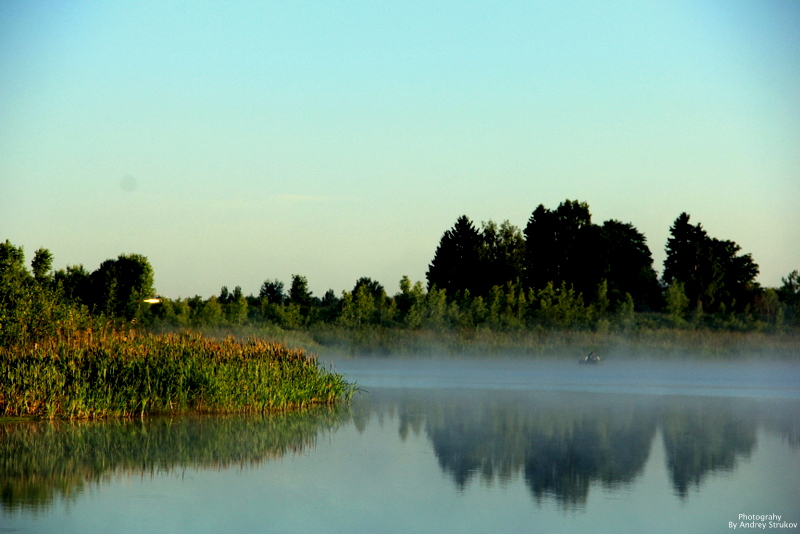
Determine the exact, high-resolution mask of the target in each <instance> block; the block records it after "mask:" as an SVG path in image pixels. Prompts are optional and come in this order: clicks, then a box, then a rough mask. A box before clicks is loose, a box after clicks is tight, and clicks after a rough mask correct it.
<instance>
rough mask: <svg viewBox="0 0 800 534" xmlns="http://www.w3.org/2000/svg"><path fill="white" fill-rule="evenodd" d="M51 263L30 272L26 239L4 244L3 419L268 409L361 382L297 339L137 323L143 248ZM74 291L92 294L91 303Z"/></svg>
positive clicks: (0, 321) (0, 305) (42, 254)
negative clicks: (95, 263) (90, 269)
mask: <svg viewBox="0 0 800 534" xmlns="http://www.w3.org/2000/svg"><path fill="white" fill-rule="evenodd" d="M50 262H51V256H50V253H49V252H47V251H44V250H40V251H37V253H36V256H35V257H34V260H33V263H32V267H33V269H32V273H31V272H28V271H27V270H26V269H25V268H24V256H23V254H22V249H21V248H17V247H14V246H13V245H11V244H10V243H9V242H8V241H6V242H5V243H4V244H2V245H0V417H20V416H23V417H25V416H33V417H39V418H50V419H52V418H56V417H59V418H61V417H63V418H98V417H108V416H123V417H126V416H132V415H144V414H159V413H187V412H264V411H270V410H281V409H287V408H300V407H307V406H310V405H314V404H332V403H335V402H337V401H339V400H341V399H347V398H349V397H350V395H352V393H353V391H354V387H353V386H352V385H350V384H348V383H347V382H345V381H344V380H343V379H342V377H341V376H339V375H337V374H335V373H333V372H331V371H328V370H326V369H324V368H322V367H321V366H320V365H319V364H318V362H317V361H316V359H315V358H314V357H310V356H307V355H306V353H305V352H304V351H303V350H301V349H296V350H291V349H288V348H287V347H286V346H285V345H281V344H276V343H265V342H263V341H260V340H245V341H241V340H235V339H233V338H229V339H224V340H221V341H220V340H214V339H207V338H204V337H202V336H201V335H199V334H191V333H183V334H152V333H147V332H141V331H137V330H135V329H133V328H131V327H130V325H134V324H137V320H138V324H143V323H144V322H146V321H144V319H146V318H148V317H151V313H150V311H149V310H148V308H147V307H148V306H149V305H148V304H147V303H145V302H144V300H145V298H146V297H149V296H151V295H152V292H153V289H152V278H153V276H152V269H151V268H150V265H149V263H148V262H147V260H146V259H145V258H144V257H143V256H138V255H130V256H120V258H119V259H118V260H109V261H106V262H104V263H103V265H101V266H100V268H99V269H98V270H97V271H95V272H94V273H92V274H91V275H89V276H84V274H85V271H84V270H83V269H82V268H77V269H72V270H71V272H72V273H73V275H66V274H64V273H63V272H58V273H56V274H55V276H51V275H50V274H49V273H48V270H49V266H50ZM74 273H78V274H74ZM72 282H76V283H74V284H73V283H72ZM82 286H86V287H90V288H91V287H94V288H95V289H96V290H97V291H96V292H91V291H88V290H86V289H85V288H84V289H81V287H82ZM70 291H87V293H85V294H87V295H90V296H92V297H94V298H93V299H92V301H91V302H90V303H89V304H88V305H87V304H83V303H82V302H80V301H79V300H76V299H75V298H72V297H71V296H70ZM218 306H219V304H218ZM90 309H91V310H93V313H90V311H89V310H90ZM127 320H129V321H130V322H126V321H127Z"/></svg>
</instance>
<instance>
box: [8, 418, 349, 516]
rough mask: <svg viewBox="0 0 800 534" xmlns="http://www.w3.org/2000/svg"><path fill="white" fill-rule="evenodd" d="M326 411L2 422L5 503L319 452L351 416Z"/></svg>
mask: <svg viewBox="0 0 800 534" xmlns="http://www.w3.org/2000/svg"><path fill="white" fill-rule="evenodd" d="M348 417H349V416H348V414H347V412H346V410H343V409H341V408H333V407H319V408H315V409H311V410H307V411H301V412H285V413H280V414H276V415H271V416H227V417H225V416H223V417H220V416H216V417H182V418H175V419H171V418H148V419H144V420H117V421H99V422H38V423H28V422H16V423H5V424H0V496H1V497H0V506H2V509H3V510H4V511H10V510H14V509H20V508H22V509H29V510H34V511H35V510H42V509H45V508H47V507H49V506H50V505H51V504H52V502H53V500H54V498H55V497H56V496H61V497H65V498H74V497H76V496H77V495H79V494H80V493H82V491H83V490H84V488H85V486H86V485H87V484H94V483H99V482H103V481H107V480H109V479H110V478H111V477H112V476H114V475H118V474H120V473H135V474H141V475H153V474H156V473H168V472H171V471H174V470H176V469H183V468H200V469H225V468H228V467H232V466H239V467H241V468H250V467H253V466H256V465H258V464H260V463H261V462H264V461H267V460H270V459H274V458H280V457H282V456H284V455H285V454H287V453H295V452H300V451H302V450H304V449H307V448H311V447H314V445H315V443H316V440H317V438H318V436H319V435H320V433H321V432H324V431H333V430H334V429H335V428H336V427H338V426H339V425H340V424H341V423H342V422H343V421H344V420H346V419H347V418H348Z"/></svg>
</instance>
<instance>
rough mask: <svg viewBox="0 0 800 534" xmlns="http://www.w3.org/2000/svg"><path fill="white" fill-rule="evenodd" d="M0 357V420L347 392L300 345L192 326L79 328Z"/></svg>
mask: <svg viewBox="0 0 800 534" xmlns="http://www.w3.org/2000/svg"><path fill="white" fill-rule="evenodd" d="M1 356H2V357H1V358H0V416H5V417H16V416H34V417H40V418H57V417H63V418H97V417H108V416H121V417H129V416H134V415H144V414H159V413H188V412H214V413H224V412H265V411H271V410H282V409H289V408H301V407H306V406H311V405H315V404H333V403H335V402H337V401H339V400H341V399H347V398H349V397H350V396H351V395H352V393H353V391H354V389H355V388H354V386H353V385H351V384H348V383H347V382H345V381H344V379H343V378H342V377H341V376H339V375H337V374H336V373H333V372H332V371H329V370H326V369H324V368H323V367H322V366H320V365H319V363H318V362H317V360H316V358H315V357H313V356H309V355H308V354H306V352H305V351H303V350H302V349H289V348H287V347H286V346H285V345H282V344H279V343H269V342H264V341H260V340H247V341H237V340H235V339H233V338H226V339H223V340H214V339H209V338H206V337H203V336H202V335H200V334H195V333H179V334H161V335H152V334H140V333H136V332H135V331H126V332H104V333H99V334H98V333H96V332H92V331H86V332H80V333H76V334H74V335H71V336H68V337H67V336H64V337H59V338H54V339H50V340H47V341H44V342H40V343H37V344H28V345H21V346H17V347H12V348H9V349H3V353H2V355H1Z"/></svg>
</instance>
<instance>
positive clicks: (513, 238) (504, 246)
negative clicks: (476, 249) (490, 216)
mask: <svg viewBox="0 0 800 534" xmlns="http://www.w3.org/2000/svg"><path fill="white" fill-rule="evenodd" d="M481 226H482V228H481V240H482V244H481V249H480V257H481V262H482V264H483V266H482V272H483V273H484V277H483V287H481V288H480V290H479V294H481V295H488V294H489V290H490V289H491V288H492V287H494V286H504V285H505V284H506V283H508V282H513V283H518V282H519V281H521V279H522V271H523V267H524V265H525V238H524V237H523V236H522V232H521V231H520V229H519V228H517V227H516V226H514V225H512V224H511V223H510V222H508V221H507V220H506V221H503V222H502V223H501V224H500V225H499V226H498V225H497V223H495V222H494V221H491V220H490V221H489V222H488V223H482V225H481Z"/></svg>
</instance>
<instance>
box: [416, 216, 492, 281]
mask: <svg viewBox="0 0 800 534" xmlns="http://www.w3.org/2000/svg"><path fill="white" fill-rule="evenodd" d="M480 246H481V235H480V233H479V232H478V230H476V229H475V226H474V225H473V224H472V221H470V220H469V218H468V217H467V216H466V215H462V216H461V217H459V218H458V220H457V221H456V224H455V225H454V226H453V228H452V229H450V230H447V231H446V232H445V233H444V235H443V236H442V239H441V240H440V241H439V246H438V247H437V248H436V254H435V255H434V257H433V261H432V262H431V264H430V265H429V266H428V272H427V275H426V276H427V279H428V289H429V290H430V289H432V288H433V287H434V286H435V287H437V288H439V289H444V290H445V291H447V293H448V294H450V295H454V294H455V293H456V292H464V291H465V290H469V291H470V292H471V293H475V291H476V289H477V288H478V287H480V282H481V275H482V273H481V261H480Z"/></svg>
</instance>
